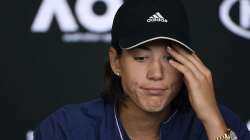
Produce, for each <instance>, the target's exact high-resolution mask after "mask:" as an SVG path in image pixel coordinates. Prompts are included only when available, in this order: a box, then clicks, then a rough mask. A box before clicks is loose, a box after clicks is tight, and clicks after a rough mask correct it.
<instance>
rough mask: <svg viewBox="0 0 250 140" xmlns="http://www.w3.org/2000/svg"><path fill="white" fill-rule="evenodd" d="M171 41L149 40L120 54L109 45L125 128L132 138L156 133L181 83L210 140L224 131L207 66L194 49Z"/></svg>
mask: <svg viewBox="0 0 250 140" xmlns="http://www.w3.org/2000/svg"><path fill="white" fill-rule="evenodd" d="M170 44H171V45H169V43H167V42H166V41H164V40H155V41H151V42H149V43H146V44H144V46H145V47H143V48H140V47H138V48H135V49H131V50H123V52H122V55H121V56H120V57H119V56H118V55H117V52H116V51H115V49H114V48H110V50H109V58H110V65H111V68H112V70H113V72H114V73H116V74H117V73H119V74H118V75H119V76H120V77H121V82H122V87H123V90H124V92H125V94H126V95H127V98H125V100H123V101H122V102H121V103H120V105H119V115H120V119H121V122H122V124H123V126H124V128H125V130H126V132H127V133H128V135H129V136H130V137H131V138H132V139H133V140H134V139H135V140H141V139H144V140H157V139H159V134H160V132H159V128H160V123H161V122H162V121H164V120H166V118H168V117H169V116H170V115H171V114H172V113H173V110H171V107H170V103H171V101H172V100H173V99H174V97H176V95H177V94H178V92H179V90H180V88H181V86H182V84H183V83H184V84H185V85H186V87H187V90H188V97H189V100H190V103H191V106H192V108H193V109H194V111H195V113H196V115H197V117H198V118H199V119H200V120H201V121H202V123H203V125H204V127H205V129H206V132H207V135H208V138H209V140H213V139H215V138H216V137H218V136H221V135H223V134H224V133H225V131H226V125H225V122H224V120H223V118H222V115H221V113H220V111H219V109H218V106H217V103H216V99H215V95H214V88H213V80H212V74H211V72H210V70H209V69H208V68H207V67H206V66H205V65H204V64H203V63H202V61H201V60H200V59H199V57H198V56H197V55H196V54H195V53H188V52H187V51H185V50H184V49H182V48H181V47H180V46H178V45H177V44H175V43H170ZM169 46H171V47H169ZM171 58H174V59H171ZM204 110H205V111H204Z"/></svg>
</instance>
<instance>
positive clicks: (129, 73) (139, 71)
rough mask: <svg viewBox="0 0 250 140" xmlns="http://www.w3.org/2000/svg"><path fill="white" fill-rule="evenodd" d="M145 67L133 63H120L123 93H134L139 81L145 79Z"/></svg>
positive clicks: (141, 81)
mask: <svg viewBox="0 0 250 140" xmlns="http://www.w3.org/2000/svg"><path fill="white" fill-rule="evenodd" d="M145 70H146V69H145V68H144V67H143V66H139V65H138V64H133V63H129V64H126V63H123V65H121V82H122V87H123V90H124V92H125V93H127V94H130V93H136V90H137V89H138V87H139V85H140V83H143V81H145Z"/></svg>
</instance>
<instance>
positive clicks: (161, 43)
mask: <svg viewBox="0 0 250 140" xmlns="http://www.w3.org/2000/svg"><path fill="white" fill-rule="evenodd" d="M176 45H177V44H176V43H175V42H173V41H170V40H164V39H158V40H153V41H150V42H147V43H144V44H142V45H139V46H137V47H135V48H133V49H131V50H137V49H143V50H151V49H153V48H156V47H161V48H166V47H168V46H170V47H172V46H176Z"/></svg>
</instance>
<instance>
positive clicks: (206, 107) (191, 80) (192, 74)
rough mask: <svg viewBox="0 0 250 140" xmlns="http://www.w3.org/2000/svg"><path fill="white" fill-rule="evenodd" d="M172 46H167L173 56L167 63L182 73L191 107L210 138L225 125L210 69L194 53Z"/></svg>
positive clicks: (223, 128)
mask: <svg viewBox="0 0 250 140" xmlns="http://www.w3.org/2000/svg"><path fill="white" fill-rule="evenodd" d="M172 46H173V47H172V48H170V47H168V52H169V54H170V55H171V56H172V57H173V59H170V60H169V63H170V64H171V65H172V66H173V67H174V68H176V69H177V70H178V71H180V72H181V73H182V74H183V78H184V83H185V85H186V87H187V91H188V98H189V101H190V104H191V106H192V108H193V109H194V111H195V113H196V115H197V117H198V118H199V119H200V120H201V121H202V123H203V124H204V126H205V128H206V130H207V133H208V136H209V137H210V138H211V139H212V138H215V137H217V136H220V135H221V134H223V133H224V132H225V130H226V125H225V122H224V120H223V117H222V115H221V113H220V111H219V109H218V106H217V102H216V98H215V94H214V86H213V79H212V74H211V71H210V70H209V69H208V68H207V67H206V66H205V65H204V64H203V62H202V61H201V60H200V58H199V57H198V56H197V55H196V54H195V53H189V52H187V51H186V50H184V49H182V48H180V47H179V46H176V45H172ZM215 128H216V129H215Z"/></svg>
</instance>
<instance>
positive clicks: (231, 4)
mask: <svg viewBox="0 0 250 140" xmlns="http://www.w3.org/2000/svg"><path fill="white" fill-rule="evenodd" d="M234 10H239V11H237V12H235V11H234ZM230 13H239V15H238V17H237V18H238V19H233V18H232V16H231V15H230ZM219 17H220V20H221V22H222V23H223V25H224V26H225V27H226V28H227V29H228V30H230V31H231V32H233V33H235V34H237V35H239V36H241V37H243V38H246V39H250V0H224V1H223V2H222V4H221V6H220V8H219Z"/></svg>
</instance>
